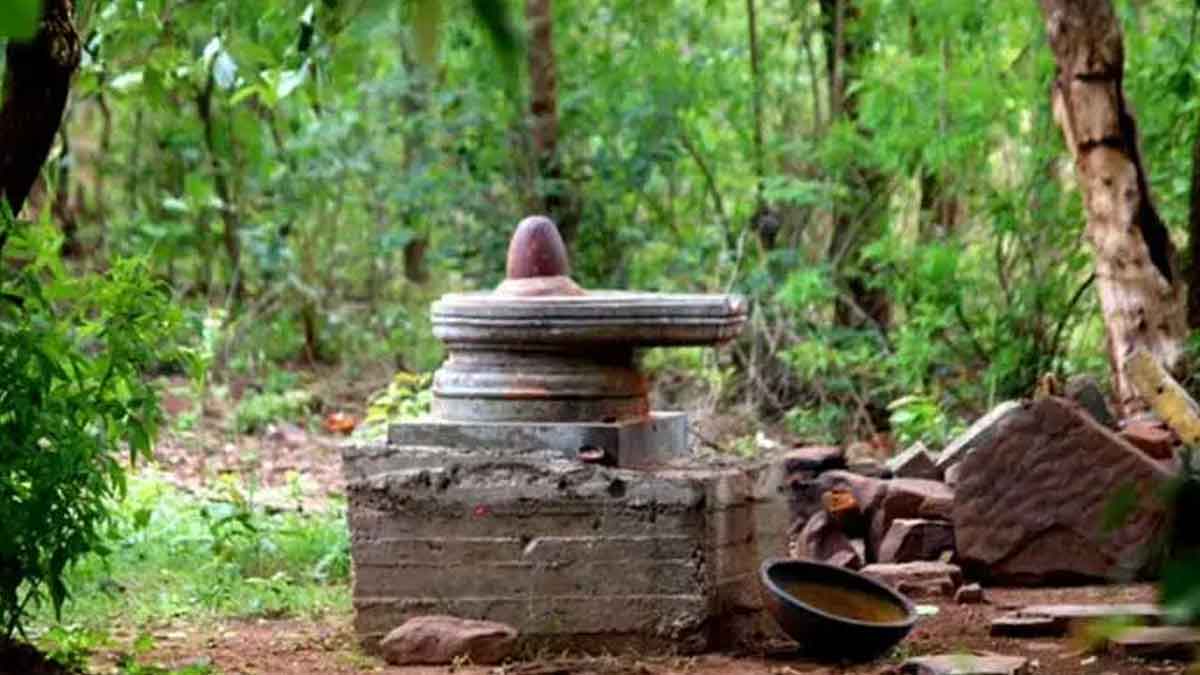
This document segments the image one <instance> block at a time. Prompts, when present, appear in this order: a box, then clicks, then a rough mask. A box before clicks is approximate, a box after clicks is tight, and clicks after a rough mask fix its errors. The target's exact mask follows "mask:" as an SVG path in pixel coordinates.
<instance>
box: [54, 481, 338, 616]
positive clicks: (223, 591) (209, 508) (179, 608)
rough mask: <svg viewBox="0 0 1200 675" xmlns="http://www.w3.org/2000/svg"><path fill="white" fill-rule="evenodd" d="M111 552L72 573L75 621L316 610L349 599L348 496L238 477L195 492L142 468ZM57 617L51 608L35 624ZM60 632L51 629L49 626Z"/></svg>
mask: <svg viewBox="0 0 1200 675" xmlns="http://www.w3.org/2000/svg"><path fill="white" fill-rule="evenodd" d="M109 542H110V543H109V548H110V549H111V553H110V555H109V556H108V557H107V558H100V557H94V556H93V557H88V558H85V559H83V560H81V561H80V562H79V563H78V564H77V565H76V566H75V567H74V568H73V569H72V570H71V571H70V573H69V576H68V580H69V583H70V585H71V587H72V588H74V589H76V592H75V594H74V597H73V600H72V603H71V604H70V612H71V617H72V623H71V624H70V625H69V626H68V628H69V629H70V630H74V631H91V632H100V633H101V634H103V633H105V632H107V631H108V630H109V628H110V627H112V626H114V625H115V626H125V627H132V628H137V627H142V626H153V625H155V624H158V623H161V622H165V621H169V620H171V619H173V618H176V617H180V616H186V617H188V618H189V619H190V620H197V621H203V620H206V619H211V618H215V617H228V616H234V617H239V616H240V617H251V616H268V617H272V616H292V615H318V614H323V613H326V612H335V611H344V610H345V609H347V608H348V607H349V589H348V587H347V586H346V582H347V580H348V579H349V575H350V543H349V533H348V531H347V530H346V521H345V504H344V502H341V501H334V502H333V503H332V504H331V505H330V506H328V507H325V508H319V509H311V508H302V507H301V506H300V504H299V503H298V502H297V503H289V497H288V496H287V495H286V494H271V495H267V494H263V493H259V492H257V491H255V490H254V489H253V487H252V485H250V484H248V483H243V482H241V481H237V480H234V479H227V480H225V481H223V482H222V483H221V484H220V485H219V488H218V489H217V490H216V491H214V492H213V493H211V494H204V495H190V494H187V493H184V492H182V491H180V490H178V489H177V488H174V487H172V486H171V485H170V484H169V483H167V482H166V480H164V478H163V477H162V476H160V475H157V474H155V473H152V472H148V471H143V472H141V473H140V474H138V475H137V476H135V477H133V478H132V479H131V481H130V488H129V493H128V496H127V497H126V498H125V500H124V501H122V502H121V503H120V505H119V510H118V511H117V513H116V515H115V518H114V522H113V527H112V532H111V536H110V538H109ZM52 623H53V621H52V617H50V616H48V615H47V613H46V612H41V613H39V615H38V616H37V621H36V622H35V625H37V626H46V625H51V624H52ZM50 637H53V634H51V635H50Z"/></svg>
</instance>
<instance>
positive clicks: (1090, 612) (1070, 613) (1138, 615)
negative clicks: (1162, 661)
mask: <svg viewBox="0 0 1200 675" xmlns="http://www.w3.org/2000/svg"><path fill="white" fill-rule="evenodd" d="M1016 613H1017V614H1019V615H1022V616H1048V617H1051V618H1053V619H1059V620H1063V621H1079V620H1083V621H1096V620H1107V619H1133V620H1135V621H1141V622H1146V623H1160V622H1162V621H1163V619H1164V618H1165V617H1166V613H1165V612H1164V611H1163V610H1162V608H1161V607H1158V606H1156V605H1153V604H1150V603H1142V602H1132V603H1116V604H1093V605H1026V606H1025V607H1022V608H1020V609H1018V610H1017V611H1016Z"/></svg>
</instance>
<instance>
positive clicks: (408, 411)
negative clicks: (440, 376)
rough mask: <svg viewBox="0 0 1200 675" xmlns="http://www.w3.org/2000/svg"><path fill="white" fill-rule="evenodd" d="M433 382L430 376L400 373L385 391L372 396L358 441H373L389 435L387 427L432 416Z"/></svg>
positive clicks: (359, 429) (359, 427)
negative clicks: (423, 416)
mask: <svg viewBox="0 0 1200 675" xmlns="http://www.w3.org/2000/svg"><path fill="white" fill-rule="evenodd" d="M432 384H433V378H432V377H431V376H429V375H419V374H413V373H406V372H403V371H401V372H399V373H396V375H395V376H394V377H392V381H391V382H389V383H388V386H387V387H386V388H384V389H383V390H382V391H377V392H375V393H374V394H372V395H371V399H370V401H369V402H368V403H367V415H366V417H365V418H364V419H363V423H362V424H360V425H359V426H358V427H357V428H356V429H355V430H354V435H355V436H357V437H359V438H374V437H377V436H382V435H385V434H386V433H387V425H388V424H389V423H391V422H397V421H401V420H406V419H414V418H417V417H421V416H422V415H427V414H429V406H430V405H431V404H432V403H433V390H432V389H431V388H430V387H431V385H432Z"/></svg>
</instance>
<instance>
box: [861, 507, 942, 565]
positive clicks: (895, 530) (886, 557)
mask: <svg viewBox="0 0 1200 675" xmlns="http://www.w3.org/2000/svg"><path fill="white" fill-rule="evenodd" d="M947 551H949V552H950V553H951V554H953V553H954V526H953V525H951V524H950V523H947V522H944V521H937V520H924V519H920V518H897V519H896V520H894V521H892V526H891V527H890V528H888V532H887V535H886V536H884V538H883V542H882V543H880V544H879V550H878V552H877V553H876V560H878V561H879V562H881V563H906V562H916V561H919V560H939V559H940V558H941V556H942V554H943V553H945V552H947Z"/></svg>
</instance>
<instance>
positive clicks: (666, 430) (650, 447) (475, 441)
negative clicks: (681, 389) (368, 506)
mask: <svg viewBox="0 0 1200 675" xmlns="http://www.w3.org/2000/svg"><path fill="white" fill-rule="evenodd" d="M388 442H389V443H390V444H392V445H394V446H398V447H409V446H435V447H447V448H473V447H481V448H490V449H494V450H530V449H534V450H545V449H548V450H556V451H558V452H559V453H561V454H562V456H563V457H565V458H566V459H571V460H573V459H575V458H576V455H577V453H578V452H579V451H580V450H581V449H583V448H596V449H600V450H604V451H605V454H606V455H608V457H609V458H610V461H612V462H613V463H614V464H615V465H616V466H621V467H637V466H649V465H655V464H661V463H663V462H667V461H670V460H671V459H674V458H677V457H682V456H683V455H684V454H686V453H687V415H686V414H685V413H680V412H655V413H652V414H651V416H650V418H649V419H643V420H629V421H622V422H613V423H603V422H597V423H591V422H558V423H552V422H460V421H446V420H439V419H433V418H429V419H421V420H415V421H412V422H401V423H398V424H393V425H391V426H390V427H388Z"/></svg>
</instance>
